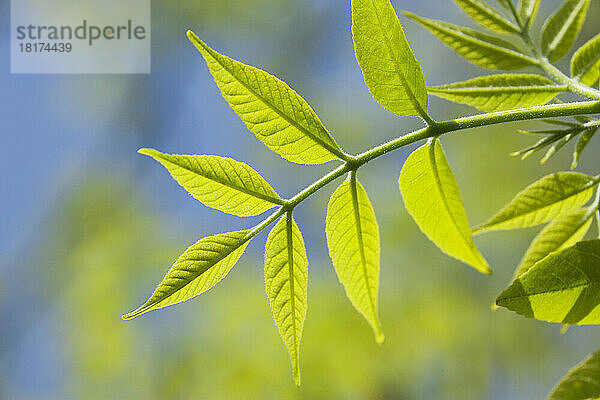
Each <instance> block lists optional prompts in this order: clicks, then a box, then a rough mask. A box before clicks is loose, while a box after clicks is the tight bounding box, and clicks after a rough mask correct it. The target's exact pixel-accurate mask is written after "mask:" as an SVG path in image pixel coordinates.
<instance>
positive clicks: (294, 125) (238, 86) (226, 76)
mask: <svg viewBox="0 0 600 400" xmlns="http://www.w3.org/2000/svg"><path fill="white" fill-rule="evenodd" d="M188 37H189V39H190V41H191V42H192V43H193V44H194V46H196V48H198V50H199V51H200V53H202V56H203V57H204V59H205V60H206V63H207V65H208V68H209V70H210V72H211V74H212V76H213V77H214V79H215V82H216V83H217V85H218V86H219V89H221V94H222V95H223V97H224V98H225V100H227V102H228V103H229V105H230V106H231V108H232V109H233V110H234V111H235V112H236V113H237V114H238V115H239V116H240V118H241V119H242V121H244V123H245V124H246V126H247V127H248V129H249V130H250V131H251V132H252V133H254V134H255V135H256V137H257V138H259V139H260V140H261V141H262V142H263V143H264V144H265V145H266V146H267V147H268V148H270V149H271V150H273V151H274V152H276V153H277V154H279V155H280V156H282V157H283V158H285V159H286V160H289V161H292V162H295V163H299V164H321V163H324V162H327V161H330V160H333V159H336V158H339V159H346V158H347V156H346V155H345V154H344V152H343V151H342V150H341V149H340V148H339V146H338V145H337V144H336V142H335V140H334V139H333V137H331V135H330V134H329V132H327V129H325V127H324V126H323V124H322V123H321V121H320V120H319V117H317V114H315V112H314V111H313V110H312V108H310V106H309V105H308V103H307V102H306V101H305V100H304V99H303V98H302V97H300V95H299V94H298V93H296V92H295V91H294V90H292V89H291V88H290V87H289V86H288V85H287V84H286V83H285V82H282V81H280V80H279V79H277V78H276V77H274V76H273V75H271V74H269V73H267V72H265V71H262V70H260V69H258V68H255V67H251V66H249V65H245V64H242V63H241V62H239V61H236V60H233V59H231V58H229V57H226V56H224V55H222V54H219V53H217V52H216V51H214V50H213V49H211V48H210V47H208V46H207V45H206V43H204V42H203V41H201V40H200V39H198V37H197V36H196V35H195V34H194V33H192V32H191V31H188Z"/></svg>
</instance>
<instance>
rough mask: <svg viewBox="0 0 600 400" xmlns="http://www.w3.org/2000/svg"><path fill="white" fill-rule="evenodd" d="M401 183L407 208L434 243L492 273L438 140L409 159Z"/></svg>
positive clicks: (418, 150) (476, 267)
mask: <svg viewBox="0 0 600 400" xmlns="http://www.w3.org/2000/svg"><path fill="white" fill-rule="evenodd" d="M399 183H400V191H401V192H402V197H403V198H404V205H405V206H406V209H407V210H408V212H409V213H410V215H411V216H412V217H413V218H414V220H415V222H416V223H417V225H419V228H421V230H422V231H423V233H425V235H427V237H428V238H429V239H431V241H433V242H434V243H435V244H436V245H437V246H438V247H439V248H440V249H441V250H442V251H443V252H444V253H446V254H448V255H450V256H452V257H454V258H456V259H458V260H461V261H463V262H465V263H467V264H469V265H470V266H472V267H473V268H475V269H477V270H478V271H479V272H482V273H485V274H490V273H491V272H492V271H491V269H490V267H489V266H488V264H487V262H486V261H485V259H484V258H483V257H482V255H481V254H480V253H479V251H478V250H477V248H476V247H475V244H474V243H473V239H472V237H471V230H470V229H469V221H468V220H467V214H466V212H465V209H464V206H463V204H462V199H461V196H460V191H459V189H458V185H457V183H456V180H455V179H454V175H453V174H452V171H451V170H450V166H449V165H448V161H447V160H446V156H445V155H444V151H443V149H442V146H441V145H440V143H439V141H438V140H433V141H429V142H428V143H427V144H425V145H423V146H421V147H420V148H418V149H417V150H415V151H414V152H413V153H412V154H411V155H410V156H409V157H408V159H407V160H406V162H405V163H404V166H403V167H402V172H401V173H400V179H399Z"/></svg>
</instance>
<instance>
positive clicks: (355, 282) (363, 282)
mask: <svg viewBox="0 0 600 400" xmlns="http://www.w3.org/2000/svg"><path fill="white" fill-rule="evenodd" d="M325 230H326V233H327V247H328V248H329V256H330V257H331V260H332V261H333V266H334V267H335V271H336V273H337V276H338V278H339V280H340V282H341V283H342V285H344V289H345V290H346V295H347V296H348V298H349V299H350V301H351V302H352V304H353V305H354V307H355V308H356V309H357V310H358V311H359V312H360V313H361V314H362V315H363V316H364V317H365V318H366V319H367V321H368V322H369V324H370V325H371V328H372V329H373V332H374V334H375V340H376V341H377V342H378V343H381V342H383V339H384V335H383V332H382V330H381V324H380V322H379V312H378V308H377V303H378V294H379V262H380V261H379V258H380V256H379V252H380V244H379V227H378V225H377V220H376V219H375V212H374V211H373V206H371V202H370V201H369V198H368V197H367V193H366V192H365V189H364V188H363V187H362V185H361V184H360V182H358V181H357V180H356V176H355V175H354V174H351V176H350V177H349V178H348V179H347V180H346V181H345V182H344V183H342V184H341V185H340V187H338V188H337V189H336V191H335V192H334V193H333V195H332V196H331V199H330V200H329V204H328V206H327V217H326V229H325Z"/></svg>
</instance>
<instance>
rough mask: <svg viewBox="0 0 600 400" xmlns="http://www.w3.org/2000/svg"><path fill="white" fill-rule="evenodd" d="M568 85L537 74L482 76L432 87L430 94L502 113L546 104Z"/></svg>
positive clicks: (483, 109) (429, 89)
mask: <svg viewBox="0 0 600 400" xmlns="http://www.w3.org/2000/svg"><path fill="white" fill-rule="evenodd" d="M566 90H567V87H566V86H557V85H556V84H554V83H553V82H552V81H551V80H549V79H547V78H544V77H543V76H540V75H534V74H498V75H488V76H480V77H477V78H473V79H469V80H467V81H464V82H456V83H451V84H448V85H441V86H434V87H430V88H428V91H429V93H431V94H434V95H436V96H438V97H441V98H444V99H447V100H450V101H453V102H455V103H461V104H468V105H470V106H473V107H475V108H477V109H479V110H482V111H501V110H510V109H514V108H520V107H531V106H537V105H542V104H545V103H547V102H549V101H550V100H552V99H553V98H554V96H556V95H557V94H559V93H560V92H563V91H566Z"/></svg>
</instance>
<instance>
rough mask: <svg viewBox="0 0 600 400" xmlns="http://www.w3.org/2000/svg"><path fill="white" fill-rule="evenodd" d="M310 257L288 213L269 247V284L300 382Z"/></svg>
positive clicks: (272, 234)
mask: <svg viewBox="0 0 600 400" xmlns="http://www.w3.org/2000/svg"><path fill="white" fill-rule="evenodd" d="M307 285H308V258H307V257H306V248H305V247H304V240H303V239H302V234H301V233H300V230H299V229H298V226H297V225H296V222H295V221H294V220H293V218H292V214H291V212H288V213H286V215H284V216H283V217H281V219H280V220H279V222H278V223H277V224H276V225H275V226H274V227H273V229H272V230H271V232H269V236H268V237H267V244H266V247H265V288H266V291H267V298H268V299H269V305H270V307H271V312H272V313H273V319H274V321H275V324H276V325H277V329H278V330H279V334H280V335H281V338H282V339H283V342H284V343H285V346H286V347H287V350H288V353H289V355H290V360H291V363H292V369H293V371H294V378H295V381H296V385H298V386H300V361H299V353H300V339H301V337H302V328H303V327H304V320H305V319H306V307H307V287H308V286H307Z"/></svg>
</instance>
